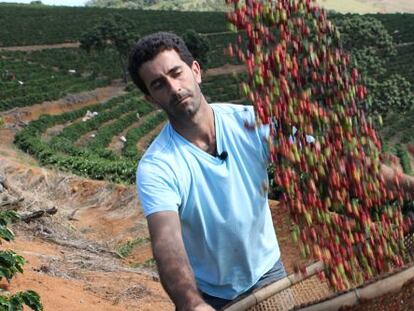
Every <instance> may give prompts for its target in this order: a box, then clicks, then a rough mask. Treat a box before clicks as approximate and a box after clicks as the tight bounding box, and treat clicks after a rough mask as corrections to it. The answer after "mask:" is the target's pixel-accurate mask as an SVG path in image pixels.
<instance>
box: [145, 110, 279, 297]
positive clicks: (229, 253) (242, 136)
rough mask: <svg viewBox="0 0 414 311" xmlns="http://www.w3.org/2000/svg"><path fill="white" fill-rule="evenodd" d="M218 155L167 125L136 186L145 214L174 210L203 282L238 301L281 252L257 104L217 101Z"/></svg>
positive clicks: (216, 292) (213, 291) (199, 281)
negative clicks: (252, 126) (255, 124)
mask: <svg viewBox="0 0 414 311" xmlns="http://www.w3.org/2000/svg"><path fill="white" fill-rule="evenodd" d="M210 106H211V107H212V108H213V111H214V119H215V128H216V142H217V151H218V154H221V153H222V152H223V151H226V152H227V154H228V156H227V158H226V159H225V160H222V159H220V158H218V157H214V156H212V155H210V154H208V153H206V152H204V151H203V150H201V149H200V148H198V147H197V146H195V145H194V144H192V143H190V142H189V141H188V140H186V139H185V138H184V137H182V136H181V135H180V134H178V133H177V132H176V131H175V130H174V129H173V128H172V126H171V125H170V124H169V123H168V124H167V125H166V126H165V127H164V128H163V130H162V131H161V133H160V134H159V136H158V137H157V138H156V139H155V140H154V142H153V143H152V144H151V146H150V147H149V148H148V150H147V151H146V152H145V154H144V156H143V157H142V159H141V161H140V162H139V166H138V171H137V189H138V195H139V198H140V201H141V205H142V207H143V209H144V214H145V215H146V216H148V215H150V214H152V213H155V212H160V211H176V212H177V213H178V214H179V217H180V219H181V226H182V236H183V240H184V245H185V248H186V251H187V254H188V257H189V260H190V264H191V267H192V269H193V272H194V275H195V278H196V282H197V286H198V288H199V289H200V290H201V291H203V292H204V293H207V294H209V295H212V296H215V297H220V298H224V299H234V298H235V297H237V296H239V295H240V294H242V293H244V292H245V291H246V290H248V289H249V288H250V287H251V286H253V285H254V284H255V283H256V282H257V281H258V280H259V279H260V278H261V277H262V275H263V274H264V273H266V272H267V271H268V270H270V269H271V268H272V267H273V265H274V264H275V263H276V261H277V260H278V259H279V258H280V251H279V246H278V243H277V240H276V235H275V231H274V228H273V223H272V217H271V214H270V209H269V206H268V199H267V191H266V190H265V187H264V185H267V184H268V176H267V170H266V167H267V159H268V156H267V154H268V152H267V144H266V140H265V137H264V134H262V133H261V131H260V130H258V129H253V130H251V129H250V130H249V129H246V128H245V126H244V123H245V121H248V122H249V123H251V122H254V112H253V108H252V107H246V106H240V105H231V104H211V105H210Z"/></svg>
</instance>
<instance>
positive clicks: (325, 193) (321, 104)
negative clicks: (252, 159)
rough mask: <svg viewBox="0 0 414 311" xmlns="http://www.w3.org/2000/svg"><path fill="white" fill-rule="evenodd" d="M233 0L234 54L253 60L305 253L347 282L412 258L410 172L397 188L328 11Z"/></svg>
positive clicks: (254, 84)
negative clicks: (407, 242) (407, 206)
mask: <svg viewBox="0 0 414 311" xmlns="http://www.w3.org/2000/svg"><path fill="white" fill-rule="evenodd" d="M226 3H227V4H228V5H229V6H230V7H231V10H230V12H228V13H227V19H228V21H229V26H230V28H231V29H232V30H233V31H237V41H236V42H235V43H234V44H230V45H229V47H228V48H227V53H228V54H229V55H230V56H233V57H236V58H237V59H238V60H239V61H240V62H243V63H245V64H246V67H247V74H248V79H247V81H246V82H243V83H242V85H241V89H242V92H243V93H244V95H245V96H246V97H247V98H248V99H249V101H250V102H251V103H252V104H253V105H254V107H255V111H256V116H257V122H256V123H257V124H258V125H260V124H269V125H270V137H269V140H268V145H269V151H270V159H271V162H272V163H274V166H275V170H274V176H273V178H274V181H275V183H276V184H277V185H279V186H280V187H282V189H283V195H282V201H283V203H284V205H285V206H287V207H288V208H289V211H290V216H291V219H292V221H293V223H294V228H293V230H292V236H293V239H294V240H297V241H298V242H299V244H300V248H301V253H302V254H303V256H305V257H307V256H313V257H315V258H317V259H319V260H321V261H323V262H324V264H325V267H326V269H325V271H324V272H322V273H321V276H322V277H325V275H326V277H327V278H328V280H329V281H330V283H331V284H332V285H333V286H334V287H335V288H336V289H337V290H344V289H347V288H350V287H351V286H355V285H357V284H361V283H363V282H364V280H366V279H369V278H372V277H373V276H376V275H378V274H380V273H383V272H387V271H390V270H391V269H393V268H394V267H401V266H403V265H404V261H403V251H404V243H403V238H404V230H405V229H407V228H408V226H409V223H408V220H407V221H403V216H402V212H401V204H402V202H403V196H402V191H401V189H400V185H399V179H400V176H398V175H397V176H396V178H395V182H394V187H395V191H391V190H388V188H387V187H386V186H385V181H384V179H383V178H382V176H381V175H380V150H381V143H380V140H379V138H378V136H377V133H376V131H375V129H374V124H373V121H372V120H371V118H370V117H368V116H366V115H365V113H364V111H363V109H361V106H362V105H361V104H362V103H363V101H364V99H365V98H366V95H367V90H366V88H365V87H364V86H363V85H361V84H360V77H359V74H358V71H357V70H356V69H355V68H351V65H350V55H348V54H347V53H345V52H344V51H343V50H342V48H341V44H340V34H339V32H338V30H337V29H336V27H335V26H334V25H333V24H332V23H331V22H330V21H329V20H328V19H327V14H326V11H324V10H323V9H321V8H319V7H318V6H316V5H314V3H313V2H312V1H310V0H279V1H255V0H246V1H239V0H226ZM309 138H312V139H309Z"/></svg>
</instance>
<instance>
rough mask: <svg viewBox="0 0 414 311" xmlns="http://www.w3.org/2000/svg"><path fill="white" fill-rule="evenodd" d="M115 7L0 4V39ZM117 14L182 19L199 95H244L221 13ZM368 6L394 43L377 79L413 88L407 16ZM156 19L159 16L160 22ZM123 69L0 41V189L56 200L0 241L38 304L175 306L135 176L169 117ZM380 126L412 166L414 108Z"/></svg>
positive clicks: (287, 245)
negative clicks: (195, 42) (16, 258)
mask: <svg viewBox="0 0 414 311" xmlns="http://www.w3.org/2000/svg"><path fill="white" fill-rule="evenodd" d="M326 1H328V2H329V0H326ZM331 2H333V1H331ZM344 2H345V1H343V2H341V3H344ZM338 3H339V2H338ZM354 3H355V5H357V4H358V5H359V6H358V7H357V6H356V7H355V12H359V13H365V12H372V7H373V5H372V4H371V3H370V2H369V1H365V2H363V1H356V0H355V1H354V2H351V1H349V2H347V5H353V4H354ZM384 5H385V4H384ZM365 8H366V11H365ZM370 10H371V11H370ZM413 11H414V10H413ZM113 12H114V10H108V9H97V8H63V7H57V8H51V7H47V6H46V7H44V8H29V7H27V6H21V5H6V4H0V16H1V17H2V18H0V46H2V47H7V46H22V47H23V46H27V45H44V44H59V43H64V42H75V43H76V42H78V40H79V37H80V35H81V33H82V30H83V29H85V28H88V27H91V26H92V25H94V23H96V21H97V20H98V19H99V18H101V17H103V16H106V15H110V14H112V13H113ZM118 12H119V13H120V14H122V15H123V16H126V17H129V18H132V19H133V20H134V21H135V22H136V23H137V27H138V28H139V29H140V34H145V33H149V32H152V31H156V30H172V31H176V32H177V33H182V32H183V31H184V30H186V29H188V28H189V27H190V28H193V29H195V30H196V31H197V32H199V33H201V34H202V36H204V37H206V38H208V39H209V40H210V44H211V51H210V55H209V59H210V60H209V63H208V64H207V65H206V66H205V67H204V68H203V71H204V74H205V76H204V77H203V84H202V90H203V93H204V94H205V95H206V98H207V100H208V101H209V102H233V103H238V104H248V101H247V100H246V99H245V98H243V95H242V92H241V90H240V83H241V81H243V79H245V78H246V73H245V69H244V67H243V66H240V65H239V64H238V63H237V61H234V60H230V59H229V58H228V57H227V56H224V55H223V51H224V49H225V47H226V46H227V45H228V42H231V41H234V40H235V38H236V34H234V33H231V32H228V30H227V27H226V24H225V21H224V15H223V14H222V13H214V12H209V13H200V12H156V11H145V12H144V11H134V10H120V11H117V13H118ZM335 16H336V15H335ZM367 16H369V17H374V18H376V19H378V20H379V21H380V22H382V24H383V25H384V27H385V29H386V30H387V31H388V33H389V34H390V36H391V37H392V39H393V40H394V43H395V50H396V52H395V54H394V55H391V54H390V55H388V54H386V55H381V61H382V62H383V63H384V68H385V69H384V70H385V72H384V74H383V75H382V76H381V77H378V83H382V82H384V81H386V78H387V76H390V75H393V74H399V75H401V76H402V77H403V78H404V79H405V80H407V81H408V82H410V83H411V85H409V89H408V90H406V91H407V92H408V93H411V94H414V87H413V85H414V61H413V55H414V14H384V15H376V14H370V15H367ZM155 18H159V19H162V20H163V21H164V22H163V23H162V24H160V26H158V28H155V27H154V24H153V23H152V22H151V20H153V19H155ZM335 18H338V19H341V18H343V16H342V15H339V16H336V17H335ZM178 21H179V22H178ZM68 23H70V27H69V24H68ZM11 25H14V26H15V27H11ZM368 72H369V70H368ZM121 76H122V70H121V69H120V68H119V66H118V64H117V55H116V54H115V53H114V52H113V51H110V50H105V51H100V52H94V53H86V52H85V51H83V50H81V49H79V48H74V47H68V48H56V49H39V50H33V51H24V50H23V51H9V50H0V118H1V119H0V137H1V138H0V176H2V177H4V178H5V179H6V180H7V181H8V183H9V184H11V185H12V190H8V191H3V192H0V197H1V198H2V200H3V201H4V200H6V199H7V200H10V201H13V200H16V199H20V198H24V200H23V201H21V202H19V203H18V204H17V205H16V209H18V210H19V211H22V212H33V211H36V210H39V209H46V208H51V207H53V206H56V207H58V213H57V214H56V215H52V216H47V217H42V218H39V219H37V220H35V221H31V222H28V223H23V222H22V223H19V224H16V225H14V227H13V229H14V230H15V231H16V233H17V236H18V238H17V240H16V241H15V242H12V243H7V244H6V245H7V247H10V248H12V249H15V250H16V251H17V252H19V253H21V254H22V255H23V256H24V257H25V258H26V259H27V260H28V264H27V265H25V266H24V269H25V273H24V274H23V275H21V276H19V277H18V278H17V279H16V281H13V282H12V283H11V285H10V289H11V290H12V291H16V290H20V289H24V288H32V289H35V290H36V291H38V292H39V294H40V295H41V297H42V300H43V301H44V304H45V310H91V311H94V310H174V309H173V305H172V303H171V302H170V301H169V299H168V297H167V295H166V294H165V293H164V291H163V290H162V287H161V284H160V282H159V280H158V277H157V274H156V269H155V264H154V260H153V258H152V253H151V249H150V243H149V237H148V236H149V234H148V232H147V227H146V220H145V218H144V216H143V214H142V211H141V209H140V208H139V201H138V200H137V198H136V194H135V189H134V185H133V184H134V182H135V170H136V165H137V162H138V161H139V159H140V157H141V156H142V154H143V153H144V152H145V150H146V148H148V146H149V145H150V143H151V142H152V140H153V139H154V138H155V136H156V135H157V133H158V132H159V131H160V129H161V128H162V127H163V125H164V124H165V122H166V120H167V118H166V115H165V114H164V113H163V112H161V111H160V110H157V108H155V107H153V106H152V105H150V104H149V103H147V102H146V101H145V100H144V96H143V94H141V93H140V92H139V91H137V90H135V88H134V87H133V86H132V85H131V83H129V84H124V83H123V82H122V81H121ZM378 129H379V131H380V133H381V138H382V140H383V143H384V145H385V146H386V150H385V151H387V152H388V153H390V154H392V156H393V157H394V158H395V161H394V164H393V165H395V166H397V167H399V168H401V169H403V170H404V171H405V172H406V173H408V174H413V172H414V135H413V134H414V106H412V107H411V108H408V109H407V111H405V112H404V113H401V112H399V111H390V112H387V113H386V114H385V115H384V126H383V127H381V128H378ZM271 209H272V216H273V220H274V222H275V227H276V230H277V235H278V239H279V241H280V244H281V249H282V256H283V260H284V262H285V266H286V268H287V270H288V272H292V271H293V269H294V263H295V261H296V259H297V258H298V257H299V251H298V249H297V248H296V247H295V246H294V245H293V244H292V240H291V234H290V230H291V228H290V224H289V222H288V213H287V211H286V210H284V209H283V208H280V206H278V203H277V202H276V201H272V202H271ZM2 286H6V287H7V286H8V285H7V284H2ZM51 291H53V292H54V295H53V296H52V295H50V292H51ZM73 297H76V299H73ZM65 308H66V309H65Z"/></svg>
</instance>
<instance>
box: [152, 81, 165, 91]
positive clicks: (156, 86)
mask: <svg viewBox="0 0 414 311" xmlns="http://www.w3.org/2000/svg"><path fill="white" fill-rule="evenodd" d="M163 86H164V83H163V81H157V82H155V83H153V84H152V89H153V90H159V89H161V88H162V87H163Z"/></svg>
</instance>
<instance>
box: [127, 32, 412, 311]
mask: <svg viewBox="0 0 414 311" xmlns="http://www.w3.org/2000/svg"><path fill="white" fill-rule="evenodd" d="M129 72H130V74H131V77H132V79H133V81H134V83H135V84H136V85H137V86H138V87H139V88H140V89H141V90H142V91H143V92H144V94H145V97H146V99H147V100H148V101H150V102H152V103H153V104H155V105H156V106H158V107H160V108H161V109H163V110H164V111H165V112H166V113H167V115H168V119H169V123H168V124H167V125H166V126H165V127H164V128H163V130H162V131H161V133H160V134H159V136H158V137H157V138H156V139H155V141H154V142H153V143H152V144H151V146H150V147H149V149H148V150H147V151H146V153H145V155H144V156H143V157H142V159H141V161H140V163H139V167H138V171H137V189H138V193H139V197H140V201H141V204H142V207H143V209H144V213H145V215H146V217H147V220H148V226H149V231H150V235H151V243H152V248H153V253H154V257H155V260H156V262H157V266H158V271H159V274H160V278H161V282H162V284H163V286H164V288H165V290H166V291H167V293H168V294H169V296H170V297H171V299H172V300H173V302H174V304H175V305H176V307H177V309H178V310H214V309H212V307H214V308H215V309H219V308H221V307H223V306H224V305H226V304H227V303H229V302H230V301H232V300H233V299H235V298H237V297H239V296H240V295H242V294H244V293H247V292H249V291H251V290H252V289H255V288H258V287H261V286H264V285H265V284H267V283H269V282H274V281H276V280H278V279H280V278H282V277H284V276H285V275H286V273H285V270H284V268H283V264H282V263H281V260H280V251H279V246H278V243H277V240H276V236H275V232H274V228H273V225H272V218H271V215H270V210H269V207H268V201H267V192H266V190H264V189H266V185H267V170H266V168H267V159H268V150H267V144H266V140H265V136H266V133H265V131H262V130H261V129H259V128H256V129H253V130H247V129H246V128H245V126H244V125H245V123H246V122H248V123H251V122H254V112H253V109H252V107H244V106H236V105H230V104H227V105H226V104H213V105H209V104H208V103H207V101H206V99H205V98H204V96H203V94H202V92H201V90H200V87H199V84H200V83H201V71H200V66H199V64H198V63H197V61H195V60H194V59H193V57H192V56H191V54H190V52H189V51H188V49H187V47H186V46H185V44H184V42H183V41H182V39H181V38H179V37H177V36H176V35H174V34H171V33H155V34H151V35H149V36H146V37H144V38H142V39H141V40H140V41H139V42H138V43H137V45H136V46H135V48H134V50H133V51H132V53H131V57H130V65H129ZM383 172H384V177H385V178H386V180H392V178H393V175H394V172H393V171H392V170H390V169H389V168H385V167H383ZM413 185H414V182H413V179H412V178H408V179H406V180H405V182H404V187H405V190H406V192H407V193H410V192H409V191H410V190H411V191H412V189H414V186H413Z"/></svg>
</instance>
